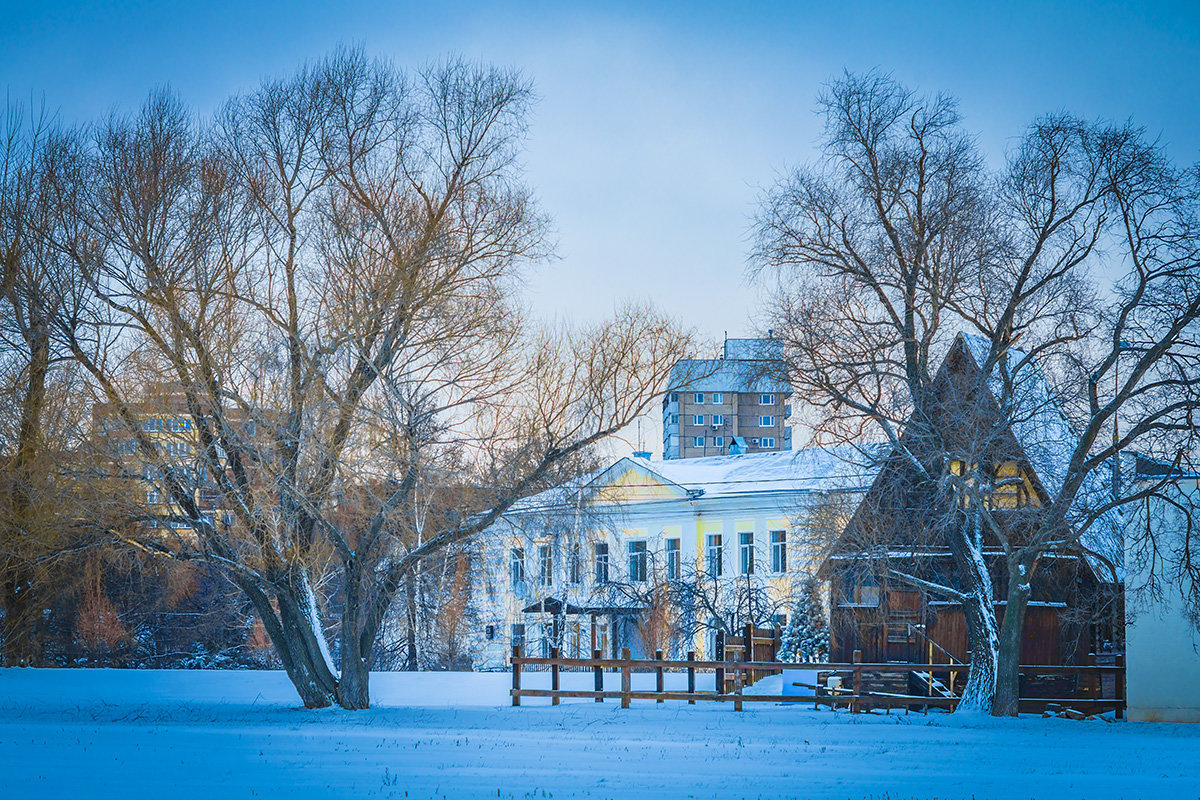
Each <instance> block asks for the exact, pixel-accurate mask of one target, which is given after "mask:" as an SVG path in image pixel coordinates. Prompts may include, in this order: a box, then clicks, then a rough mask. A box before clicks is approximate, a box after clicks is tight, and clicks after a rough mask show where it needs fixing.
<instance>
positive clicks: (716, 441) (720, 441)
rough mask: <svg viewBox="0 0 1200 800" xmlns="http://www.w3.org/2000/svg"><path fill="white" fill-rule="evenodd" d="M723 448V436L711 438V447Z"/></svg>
mask: <svg viewBox="0 0 1200 800" xmlns="http://www.w3.org/2000/svg"><path fill="white" fill-rule="evenodd" d="M724 446H725V437H724V436H714V437H713V447H724Z"/></svg>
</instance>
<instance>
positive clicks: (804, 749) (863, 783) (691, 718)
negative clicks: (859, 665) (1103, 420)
mask: <svg viewBox="0 0 1200 800" xmlns="http://www.w3.org/2000/svg"><path fill="white" fill-rule="evenodd" d="M669 678H670V681H671V682H672V683H673V682H675V681H676V680H679V679H680V678H681V676H669ZM608 679H609V681H610V684H609V686H610V688H616V681H617V680H618V678H617V676H615V675H610V676H608ZM651 680H652V676H649V675H639V676H635V688H639V682H642V683H641V685H644V686H646V688H650V687H649V682H650V681H651ZM775 680H776V681H778V678H776V679H775ZM509 681H510V676H509V675H507V674H463V673H434V674H429V673H426V674H402V673H401V674H397V673H390V674H380V675H376V676H374V677H373V679H372V688H373V697H374V701H375V707H374V708H373V709H371V710H370V711H363V712H346V711H339V710H325V711H319V712H312V711H305V710H303V709H301V708H299V707H298V704H297V701H296V698H295V695H294V694H293V693H292V690H291V687H290V685H289V684H288V683H287V680H286V678H285V677H284V676H283V675H282V674H280V673H272V672H153V671H147V672H123V671H115V670H0V786H2V787H3V788H2V790H0V798H4V800H9V799H10V798H33V797H36V798H71V797H86V798H88V800H99V799H100V798H122V800H128V798H137V797H154V798H161V800H185V799H186V798H205V800H225V798H243V797H265V798H288V800H305V799H306V798H323V797H345V798H351V797H353V798H372V797H395V798H403V797H409V798H427V797H439V798H441V797H444V798H563V797H587V798H618V799H620V800H625V799H626V798H651V797H680V798H685V797H695V798H722V799H723V800H724V798H738V797H748V798H758V797H762V798H783V797H794V798H853V799H854V800H859V798H871V799H872V800H883V799H884V798H887V800H901V799H906V798H969V797H975V798H981V799H982V798H1031V797H1036V798H1043V797H1044V798H1107V797H1124V798H1159V797H1161V798H1200V726H1186V725H1151V724H1143V723H1113V724H1107V723H1105V722H1099V721H1091V722H1073V721H1069V720H1057V719H1054V720H1043V719H1040V718H1022V719H1019V720H991V719H959V718H956V717H950V716H946V715H935V714H931V715H929V716H923V715H919V714H913V715H904V714H902V713H901V714H893V715H892V716H883V715H850V714H846V713H843V712H839V713H833V712H830V711H826V710H822V711H813V710H812V709H811V708H807V709H806V708H801V707H798V706H786V707H782V706H776V705H771V704H765V703H764V704H747V706H746V711H744V712H742V713H740V714H738V713H735V712H734V711H733V710H732V708H731V707H730V706H729V705H726V704H717V703H708V704H697V705H696V706H687V705H686V704H682V703H664V704H662V705H657V704H655V703H653V702H646V701H641V702H639V701H634V705H633V708H631V709H629V710H625V711H622V710H621V709H620V708H619V706H618V704H617V703H615V702H606V703H604V704H597V703H594V702H591V701H586V702H578V701H577V702H573V703H565V704H564V705H562V706H559V707H557V708H554V707H551V706H549V705H548V702H549V701H545V700H528V699H526V700H524V701H523V703H524V705H523V707H522V708H512V707H510V705H509V703H510V701H509V698H508V694H507V689H508V686H509ZM548 681H549V677H548V675H546V674H544V673H543V674H536V675H532V676H527V678H526V680H525V681H524V683H525V684H526V685H528V686H531V687H533V686H539V685H541V684H543V683H545V684H546V685H548ZM590 681H591V676H590V674H571V675H564V686H567V685H575V684H578V688H590ZM701 688H706V687H703V686H702V687H701ZM776 690H777V687H776Z"/></svg>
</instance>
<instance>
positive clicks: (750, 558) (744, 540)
mask: <svg viewBox="0 0 1200 800" xmlns="http://www.w3.org/2000/svg"><path fill="white" fill-rule="evenodd" d="M738 563H739V565H740V566H741V568H742V574H743V575H753V574H754V534H753V533H752V532H751V531H744V532H742V533H739V534H738Z"/></svg>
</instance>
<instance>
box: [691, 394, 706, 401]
mask: <svg viewBox="0 0 1200 800" xmlns="http://www.w3.org/2000/svg"><path fill="white" fill-rule="evenodd" d="M692 401H693V402H696V403H703V402H704V392H696V393H695V394H693V395H692Z"/></svg>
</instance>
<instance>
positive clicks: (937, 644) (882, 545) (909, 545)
mask: <svg viewBox="0 0 1200 800" xmlns="http://www.w3.org/2000/svg"><path fill="white" fill-rule="evenodd" d="M986 353H987V343H986V342H985V341H984V340H982V339H978V338H977V337H971V336H966V335H959V336H958V337H957V338H956V340H955V341H954V343H953V345H952V347H951V349H950V351H949V353H948V354H947V356H946V358H945V360H944V361H943V363H942V365H941V367H940V368H939V370H938V373H937V375H936V377H935V396H936V399H935V403H934V406H935V408H936V409H937V411H936V414H937V419H935V420H934V422H935V424H934V425H931V426H927V427H926V430H936V431H937V432H938V433H937V436H938V439H937V441H934V440H933V439H932V437H931V438H930V440H929V441H925V442H922V441H915V440H914V438H913V437H914V435H915V434H912V433H911V432H906V433H905V434H904V438H902V442H903V444H904V445H905V447H906V449H907V450H908V451H909V452H911V453H913V454H914V455H916V457H917V458H919V459H920V460H921V461H922V463H924V464H925V465H926V468H927V470H928V473H929V474H931V475H942V474H947V473H953V474H956V475H964V474H967V471H968V470H969V474H971V475H978V476H983V480H988V481H990V483H989V485H991V486H994V487H999V488H996V489H994V490H993V491H992V492H991V493H990V494H989V495H988V496H987V500H986V502H987V503H989V511H990V513H991V514H992V517H993V518H994V519H996V520H997V521H998V523H999V524H1000V525H1002V526H1003V529H1004V530H1005V531H1006V532H1007V534H1008V536H1009V538H1010V539H1011V540H1017V541H1019V539H1020V537H1021V536H1022V531H1023V530H1028V529H1029V527H1030V526H1032V525H1034V524H1036V523H1037V522H1038V521H1039V517H1040V515H1041V514H1042V513H1044V511H1043V508H1044V507H1045V506H1046V505H1047V504H1048V503H1049V502H1050V500H1051V498H1052V497H1054V496H1055V494H1056V493H1057V491H1058V488H1059V486H1061V481H1062V477H1063V472H1064V470H1065V463H1066V461H1065V459H1066V458H1067V457H1069V455H1070V453H1071V451H1072V450H1073V449H1074V447H1075V442H1076V441H1077V439H1076V434H1075V433H1074V432H1073V430H1072V428H1071V426H1070V424H1069V422H1068V421H1067V419H1066V417H1065V416H1064V415H1063V413H1062V411H1061V408H1060V406H1059V404H1058V403H1057V401H1056V398H1054V397H1053V395H1052V393H1051V392H1050V390H1049V388H1048V383H1047V381H1046V380H1045V377H1044V376H1043V374H1042V373H1041V370H1040V369H1039V368H1038V367H1037V365H1036V364H1033V363H1032V362H1027V363H1025V364H1024V365H1023V366H1022V367H1021V368H1020V369H1019V370H1018V371H1017V374H1016V376H1015V377H1014V378H1013V379H1012V380H1010V382H1009V383H1008V384H1007V387H1008V389H1007V391H1003V390H1002V387H1001V386H1000V383H999V379H998V378H997V377H996V376H988V379H986V380H985V379H983V375H982V370H981V365H982V364H983V363H984V361H985V359H986ZM1010 358H1012V359H1014V361H1015V360H1020V359H1022V358H1023V354H1020V353H1010ZM1014 385H1016V390H1014V389H1013V386H1014ZM1014 398H1019V399H1020V400H1021V413H1019V414H1017V413H1013V407H1014V405H1015V402H1014ZM1002 404H1003V405H1004V408H1003V409H1002ZM912 427H913V426H910V431H911V428H912ZM967 464H970V467H969V468H968V467H967V466H966V465H967ZM1086 489H1087V491H1089V492H1092V493H1094V494H1099V493H1104V492H1111V483H1110V482H1109V481H1108V480H1106V479H1105V478H1104V477H1103V476H1099V475H1093V476H1092V479H1091V480H1090V482H1089V483H1088V485H1087V486H1086ZM956 502H964V500H962V499H959V500H951V499H949V494H948V493H947V492H946V491H945V490H944V488H939V485H938V484H937V483H935V482H931V481H929V480H927V479H922V478H921V477H919V471H918V470H917V469H916V467H915V466H914V465H912V463H911V462H910V461H909V460H908V459H907V458H905V457H902V456H901V455H900V452H899V451H898V450H897V451H896V452H893V453H892V454H891V455H890V456H888V457H887V458H886V459H885V460H884V463H883V464H882V466H881V468H880V470H879V472H878V474H877V475H876V477H875V479H874V481H873V483H872V485H871V487H870V488H869V489H868V490H867V492H866V493H865V494H864V495H863V499H862V502H861V504H860V505H859V506H858V508H857V509H856V510H855V511H854V513H853V515H852V516H851V518H850V520H849V523H848V524H847V525H846V527H845V529H844V531H843V532H842V534H841V535H840V537H839V539H838V541H837V542H836V544H835V546H834V547H833V548H832V550H831V554H830V556H829V557H828V558H827V560H826V561H825V563H824V565H823V567H822V574H823V576H824V577H825V578H826V579H828V580H829V582H830V585H831V593H830V600H831V638H832V641H831V660H832V661H850V660H852V658H853V656H854V655H855V654H856V651H857V654H858V655H859V657H860V658H861V660H863V661H867V662H885V661H902V662H909V663H952V662H955V661H957V662H966V661H968V660H969V651H968V646H967V631H966V624H965V620H964V616H963V611H962V608H961V606H960V605H958V604H956V603H954V602H950V601H947V600H945V599H943V598H941V597H939V596H937V595H936V594H933V593H930V592H928V591H924V590H921V589H918V588H916V587H915V586H914V585H913V583H912V582H905V581H904V580H902V579H900V578H897V577H896V573H897V572H901V573H906V574H908V575H912V576H915V577H917V578H921V579H925V580H928V581H931V582H935V583H940V584H944V585H950V586H954V585H955V565H954V560H953V558H952V556H951V553H950V550H949V548H948V547H947V546H946V540H945V536H944V534H943V533H940V531H944V530H945V528H944V527H943V526H945V525H947V524H954V523H953V519H954V517H955V516H956V514H955V512H956V509H955V508H954V507H953V506H954V505H955V503H956ZM1120 538H1121V535H1120V518H1119V515H1117V514H1115V513H1110V514H1109V515H1107V516H1106V517H1105V518H1104V519H1102V520H1101V522H1100V523H1098V524H1096V525H1094V526H1092V527H1090V528H1089V529H1088V532H1086V533H1085V534H1084V536H1083V537H1082V545H1083V546H1082V547H1081V548H1080V549H1079V550H1078V551H1076V552H1060V553H1050V554H1047V555H1046V556H1045V557H1044V558H1043V559H1042V560H1041V562H1040V564H1039V566H1038V569H1037V572H1036V573H1035V575H1034V580H1033V582H1032V594H1031V600H1030V602H1029V607H1028V611H1027V614H1026V621H1025V643H1024V647H1023V652H1022V659H1021V660H1022V662H1023V663H1027V664H1080V663H1090V661H1091V659H1092V658H1093V657H1094V654H1096V653H1097V652H1105V651H1111V650H1113V649H1114V648H1117V647H1119V646H1120V641H1119V640H1120V638H1121V637H1120V635H1119V631H1120V625H1118V624H1114V620H1118V619H1119V614H1120V609H1119V598H1120V591H1119V588H1120V583H1121V579H1122V575H1121V563H1120V562H1121V553H1120V546H1121V545H1120ZM984 543H985V545H984V554H985V559H986V561H987V562H988V567H989V572H990V574H991V575H992V576H993V580H994V585H993V587H992V588H993V596H994V598H995V602H996V614H997V617H998V618H1000V619H1002V618H1003V614H1004V598H1005V596H1006V594H1007V579H1008V578H1007V575H1006V570H1005V562H1004V558H1003V555H1002V550H1001V547H1000V543H999V541H998V540H997V539H996V538H995V537H985V539H984Z"/></svg>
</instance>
